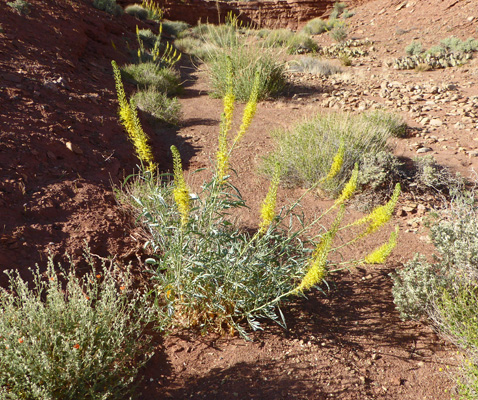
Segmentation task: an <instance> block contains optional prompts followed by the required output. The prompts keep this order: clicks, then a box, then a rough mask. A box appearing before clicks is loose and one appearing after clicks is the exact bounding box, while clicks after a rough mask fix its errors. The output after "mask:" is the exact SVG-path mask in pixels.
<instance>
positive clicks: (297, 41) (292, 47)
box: [264, 29, 318, 54]
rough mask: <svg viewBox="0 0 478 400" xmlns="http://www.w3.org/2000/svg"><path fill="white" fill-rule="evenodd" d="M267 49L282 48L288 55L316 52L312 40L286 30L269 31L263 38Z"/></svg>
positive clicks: (302, 34) (315, 45)
mask: <svg viewBox="0 0 478 400" xmlns="http://www.w3.org/2000/svg"><path fill="white" fill-rule="evenodd" d="M264 38H265V40H264V44H265V46H267V47H284V48H285V49H287V52H288V53H289V54H296V53H310V52H313V51H317V49H318V46H317V43H315V42H314V41H313V40H312V38H311V37H310V36H309V35H307V34H304V33H295V32H292V31H290V30H288V29H276V30H272V31H269V33H268V35H267V36H265V37H264Z"/></svg>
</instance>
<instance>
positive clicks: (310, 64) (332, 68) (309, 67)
mask: <svg viewBox="0 0 478 400" xmlns="http://www.w3.org/2000/svg"><path fill="white" fill-rule="evenodd" d="M288 67H289V71H291V72H305V73H308V74H315V75H323V76H330V75H335V74H340V73H342V69H341V68H340V67H337V66H336V65H334V64H331V63H330V62H328V61H322V60H319V59H318V58H314V57H303V58H300V59H299V60H293V61H290V62H289V64H288Z"/></svg>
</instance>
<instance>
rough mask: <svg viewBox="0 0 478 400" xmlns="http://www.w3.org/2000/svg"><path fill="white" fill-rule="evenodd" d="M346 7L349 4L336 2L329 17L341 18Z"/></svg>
mask: <svg viewBox="0 0 478 400" xmlns="http://www.w3.org/2000/svg"><path fill="white" fill-rule="evenodd" d="M346 8H347V4H345V3H340V2H338V1H337V2H335V3H334V6H333V8H332V12H331V13H330V17H329V18H330V19H331V20H333V19H337V18H339V17H340V16H341V15H342V13H343V12H344V11H345V9H346Z"/></svg>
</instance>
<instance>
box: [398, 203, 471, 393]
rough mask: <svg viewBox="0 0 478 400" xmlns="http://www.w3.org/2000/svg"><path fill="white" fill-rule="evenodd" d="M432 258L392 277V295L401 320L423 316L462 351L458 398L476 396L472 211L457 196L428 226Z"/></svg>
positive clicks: (417, 261) (409, 265)
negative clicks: (433, 255) (433, 250)
mask: <svg viewBox="0 0 478 400" xmlns="http://www.w3.org/2000/svg"><path fill="white" fill-rule="evenodd" d="M430 237H431V239H432V242H433V244H434V245H435V249H436V251H437V253H438V254H437V256H436V257H435V260H434V261H433V262H430V261H427V260H426V259H425V258H423V257H418V256H416V257H415V258H414V259H413V260H412V261H410V262H409V263H407V264H406V265H405V268H403V269H401V270H399V271H398V272H397V273H395V274H392V279H393V282H394V285H393V289H392V291H393V296H394V301H395V304H396V307H397V309H398V310H399V311H400V315H401V316H402V318H413V319H419V318H422V317H427V318H429V320H430V321H431V322H432V323H433V324H435V325H436V327H437V328H438V329H439V330H440V331H441V332H442V333H444V334H446V335H447V337H451V338H453V340H454V341H455V342H456V343H457V344H458V345H460V346H461V347H463V348H464V349H465V352H466V353H467V355H468V360H467V361H466V363H465V365H464V367H463V376H462V377H461V378H460V380H459V389H460V394H461V396H462V398H465V399H475V398H476V396H477V394H478V390H477V389H478V323H477V320H476V310H477V309H478V208H477V206H476V203H475V199H474V197H472V196H471V197H470V196H465V195H462V197H459V198H458V199H456V200H455V201H454V202H453V203H452V205H451V207H450V208H449V209H447V210H444V211H441V212H440V213H439V214H438V219H437V220H436V221H435V222H434V223H433V224H432V225H431V229H430Z"/></svg>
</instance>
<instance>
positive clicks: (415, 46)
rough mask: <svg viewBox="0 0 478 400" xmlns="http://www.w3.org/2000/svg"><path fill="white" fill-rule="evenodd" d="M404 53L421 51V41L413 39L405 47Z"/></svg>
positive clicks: (412, 53)
mask: <svg viewBox="0 0 478 400" xmlns="http://www.w3.org/2000/svg"><path fill="white" fill-rule="evenodd" d="M405 53H407V54H408V55H409V56H414V55H416V54H421V53H423V46H422V43H421V42H418V41H415V40H414V41H413V42H412V43H410V44H409V45H408V46H407V47H405Z"/></svg>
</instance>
